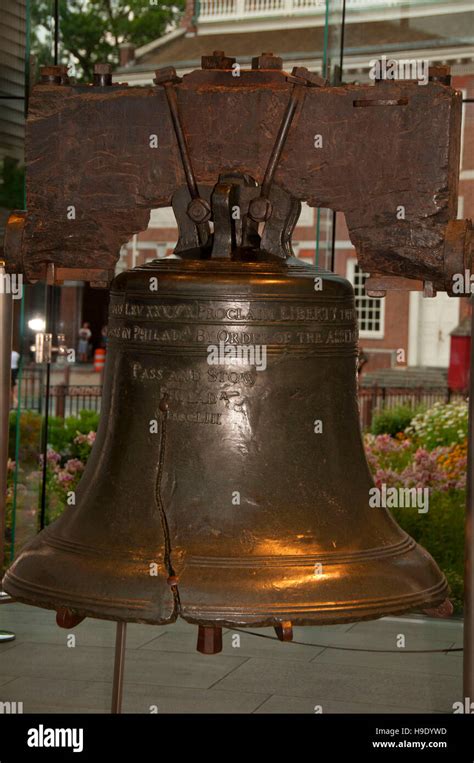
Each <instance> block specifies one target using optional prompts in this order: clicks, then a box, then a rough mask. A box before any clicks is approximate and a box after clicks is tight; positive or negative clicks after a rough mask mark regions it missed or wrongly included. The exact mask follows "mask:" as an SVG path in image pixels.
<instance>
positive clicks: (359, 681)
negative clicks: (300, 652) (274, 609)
mask: <svg viewBox="0 0 474 763" xmlns="http://www.w3.org/2000/svg"><path fill="white" fill-rule="evenodd" d="M216 687H217V688H219V689H226V690H228V691H243V692H254V691H261V692H264V693H268V694H272V695H273V694H278V695H284V696H285V695H287V696H290V697H291V696H293V697H307V698H310V699H311V701H314V704H315V705H316V704H322V703H324V702H325V701H328V700H337V701H339V702H342V701H345V702H347V701H351V702H352V701H354V702H355V703H358V702H365V703H367V702H369V701H370V702H374V703H375V704H381V705H393V706H395V705H398V706H399V707H400V709H401V710H403V708H404V707H413V708H419V709H420V712H422V711H425V712H428V713H429V712H433V711H439V712H452V703H453V702H455V701H458V700H459V699H460V698H461V697H462V681H461V676H444V675H443V676H437V675H430V674H418V675H417V677H416V680H414V679H413V676H412V675H411V673H410V672H409V671H407V672H405V671H400V672H395V671H394V670H388V669H387V670H382V669H379V668H372V669H369V668H367V667H366V666H354V665H338V666H337V665H335V664H332V663H331V664H324V663H318V661H317V660H316V661H315V662H310V663H302V662H297V661H296V660H293V661H290V660H286V661H277V660H269V659H261V658H257V657H255V658H252V659H250V660H247V662H245V663H244V664H243V665H242V666H240V667H239V668H237V669H236V670H234V671H233V673H232V674H231V675H228V676H226V677H225V678H223V679H222V680H221V681H219V682H218V683H217V684H216Z"/></svg>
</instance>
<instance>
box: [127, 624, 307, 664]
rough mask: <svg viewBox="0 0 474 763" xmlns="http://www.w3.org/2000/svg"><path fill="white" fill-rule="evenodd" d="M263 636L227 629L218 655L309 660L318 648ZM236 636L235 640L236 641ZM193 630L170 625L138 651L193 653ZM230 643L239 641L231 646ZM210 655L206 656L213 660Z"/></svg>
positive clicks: (195, 637) (271, 632)
mask: <svg viewBox="0 0 474 763" xmlns="http://www.w3.org/2000/svg"><path fill="white" fill-rule="evenodd" d="M262 630H268V635H272V634H273V636H274V633H275V632H274V631H273V629H262ZM273 636H272V638H271V639H266V638H261V637H259V636H252V635H250V634H246V633H242V632H241V631H240V632H238V633H237V632H236V631H232V630H229V631H227V632H226V633H224V634H223V639H222V654H224V655H230V656H236V657H240V658H241V657H255V656H259V655H261V656H269V655H270V656H273V657H274V658H275V657H277V658H278V659H282V660H283V659H293V660H294V659H296V660H305V661H306V662H309V661H310V660H311V659H313V658H314V657H315V656H316V655H317V654H318V653H319V652H321V651H322V650H321V649H318V648H316V647H314V646H299V645H298V644H289V643H284V642H281V641H278V639H276V637H275V638H273ZM236 637H237V639H238V641H237V640H236ZM196 641H197V629H196V626H193V627H192V629H191V630H190V631H189V632H187V633H186V632H178V633H176V632H174V629H173V626H171V627H170V629H169V630H168V632H166V633H165V634H164V635H162V636H160V637H159V638H156V639H154V640H153V641H151V642H150V643H148V644H145V645H144V646H142V647H141V650H150V651H152V650H153V651H154V650H156V651H160V652H184V653H193V652H194V651H195V649H196ZM233 644H240V645H239V646H237V645H236V646H233ZM213 657H214V655H210V656H209V659H213Z"/></svg>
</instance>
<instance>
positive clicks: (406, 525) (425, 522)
mask: <svg viewBox="0 0 474 763" xmlns="http://www.w3.org/2000/svg"><path fill="white" fill-rule="evenodd" d="M465 501H466V493H465V491H464V490H450V491H449V492H439V491H433V492H432V493H431V494H430V503H429V511H428V512H427V513H426V514H419V513H418V512H417V511H416V510H415V509H413V508H396V509H392V510H391V511H392V514H393V515H394V517H395V519H396V520H397V522H398V524H399V525H400V526H401V527H403V529H404V530H406V532H407V533H408V534H409V535H411V536H412V538H414V539H415V540H416V541H417V543H419V544H420V545H421V546H423V547H424V548H426V550H427V551H429V553H430V554H431V555H432V556H433V558H434V559H435V561H436V562H437V564H438V566H439V567H440V568H441V569H442V571H443V572H444V574H445V575H446V577H447V579H448V583H449V585H450V588H451V595H450V599H451V601H452V602H453V604H454V610H455V613H456V614H459V613H460V612H462V607H463V588H464V584H463V569H464V512H465Z"/></svg>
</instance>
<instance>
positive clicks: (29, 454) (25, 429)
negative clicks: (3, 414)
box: [8, 410, 43, 466]
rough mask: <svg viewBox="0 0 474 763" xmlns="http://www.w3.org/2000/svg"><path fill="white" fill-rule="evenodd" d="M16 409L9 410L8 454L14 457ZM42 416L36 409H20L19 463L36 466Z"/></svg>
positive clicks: (39, 447)
mask: <svg viewBox="0 0 474 763" xmlns="http://www.w3.org/2000/svg"><path fill="white" fill-rule="evenodd" d="M16 420H17V411H16V410H15V411H11V412H10V425H9V442H8V454H9V456H10V458H11V459H12V460H14V459H15V442H16ZM42 425H43V424H42V417H41V416H40V414H39V413H36V411H22V412H21V414H20V443H19V446H20V447H19V461H20V464H22V465H23V464H24V465H28V466H30V465H32V464H34V465H35V466H37V464H38V454H39V453H40V451H41V428H42Z"/></svg>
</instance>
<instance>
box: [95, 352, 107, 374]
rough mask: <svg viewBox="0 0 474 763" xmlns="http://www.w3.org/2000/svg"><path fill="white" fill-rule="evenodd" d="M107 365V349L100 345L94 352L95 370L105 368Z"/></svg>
mask: <svg viewBox="0 0 474 763" xmlns="http://www.w3.org/2000/svg"><path fill="white" fill-rule="evenodd" d="M104 366H105V350H104V349H101V348H100V347H99V348H98V349H97V350H96V351H95V352H94V371H98V372H99V373H100V371H103V370H104Z"/></svg>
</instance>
